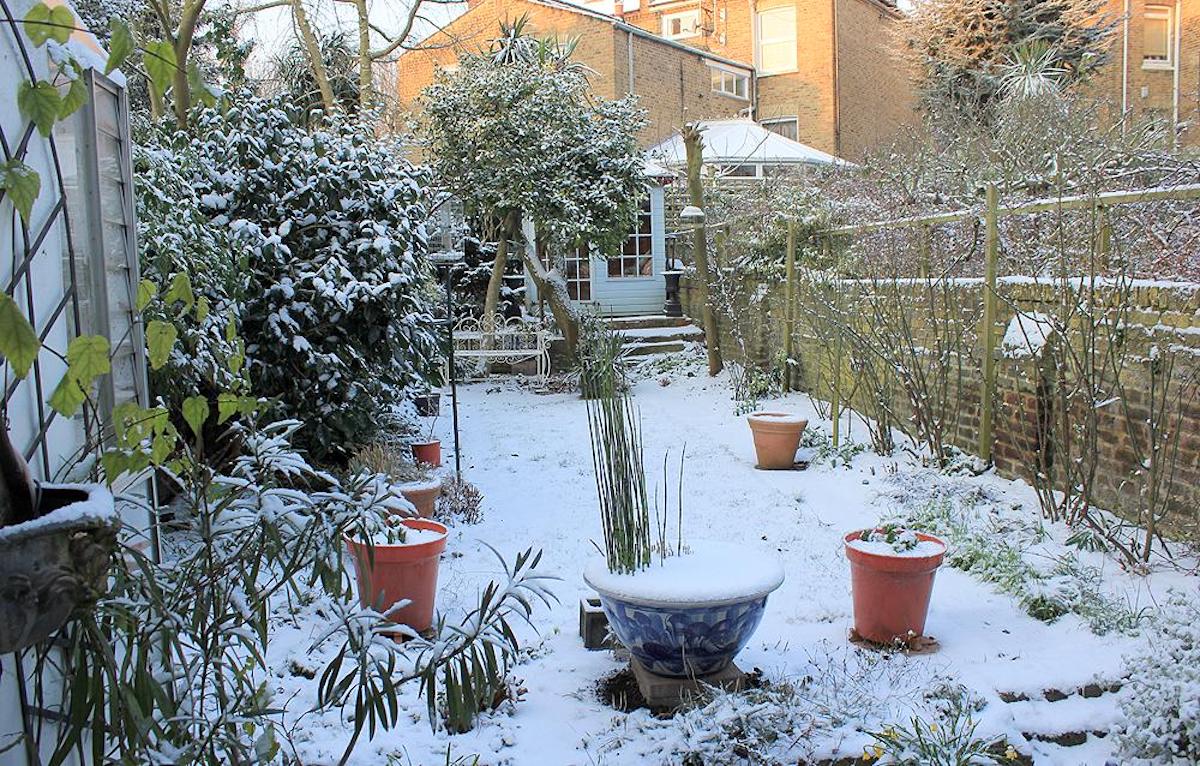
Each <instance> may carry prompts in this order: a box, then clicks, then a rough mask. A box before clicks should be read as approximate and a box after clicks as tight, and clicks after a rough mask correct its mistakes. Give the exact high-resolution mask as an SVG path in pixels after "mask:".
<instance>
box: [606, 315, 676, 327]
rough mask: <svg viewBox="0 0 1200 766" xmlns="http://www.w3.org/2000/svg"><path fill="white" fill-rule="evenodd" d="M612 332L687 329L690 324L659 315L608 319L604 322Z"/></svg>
mask: <svg viewBox="0 0 1200 766" xmlns="http://www.w3.org/2000/svg"><path fill="white" fill-rule="evenodd" d="M605 321H606V322H608V326H609V327H611V328H612V329H614V330H618V331H620V330H639V329H646V328H650V327H687V326H688V325H690V324H691V323H692V320H691V319H688V318H687V317H668V316H662V315H661V314H645V315H642V316H629V317H609V318H608V319H606V320H605Z"/></svg>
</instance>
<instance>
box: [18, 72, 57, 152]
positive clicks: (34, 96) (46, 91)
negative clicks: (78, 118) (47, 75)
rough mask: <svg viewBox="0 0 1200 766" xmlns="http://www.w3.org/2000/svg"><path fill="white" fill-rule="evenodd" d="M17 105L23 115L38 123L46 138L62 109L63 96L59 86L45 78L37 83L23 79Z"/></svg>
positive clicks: (39, 129)
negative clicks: (60, 93)
mask: <svg viewBox="0 0 1200 766" xmlns="http://www.w3.org/2000/svg"><path fill="white" fill-rule="evenodd" d="M17 107H18V108H19V109H20V110H21V115H22V116H23V117H24V118H25V119H27V120H29V121H30V122H32V123H33V124H34V125H36V126H37V129H38V132H39V133H41V134H42V136H43V137H44V138H48V137H49V136H50V131H51V130H53V129H54V123H55V122H56V121H57V120H58V113H59V111H60V110H61V109H62V97H60V96H59V95H58V88H56V87H54V86H53V85H51V84H50V83H48V82H46V81H45V80H38V81H37V82H35V83H30V82H29V81H28V80H21V84H20V85H18V86H17Z"/></svg>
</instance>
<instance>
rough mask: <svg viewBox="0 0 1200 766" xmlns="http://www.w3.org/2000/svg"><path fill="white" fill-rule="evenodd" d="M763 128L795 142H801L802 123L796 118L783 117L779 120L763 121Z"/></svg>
mask: <svg viewBox="0 0 1200 766" xmlns="http://www.w3.org/2000/svg"><path fill="white" fill-rule="evenodd" d="M761 124H762V126H763V127H764V128H766V129H767V130H769V131H771V132H772V133H778V134H779V135H781V136H783V137H784V138H790V139H792V140H793V141H799V140H800V121H799V120H797V119H796V118H795V117H783V118H781V119H777V120H763V121H762V123H761Z"/></svg>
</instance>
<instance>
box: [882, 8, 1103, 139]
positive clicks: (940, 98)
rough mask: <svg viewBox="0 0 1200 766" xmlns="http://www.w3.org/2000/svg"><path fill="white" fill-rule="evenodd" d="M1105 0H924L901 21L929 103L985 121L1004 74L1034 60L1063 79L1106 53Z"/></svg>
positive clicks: (1077, 77)
mask: <svg viewBox="0 0 1200 766" xmlns="http://www.w3.org/2000/svg"><path fill="white" fill-rule="evenodd" d="M1106 6H1107V3H1106V2H1105V0H924V1H923V2H920V3H917V4H916V7H915V9H914V10H913V12H912V13H911V14H909V15H908V16H907V18H906V19H905V21H904V23H903V25H902V26H901V30H900V34H901V37H902V47H903V49H904V50H905V53H906V54H907V56H908V57H909V58H910V59H911V60H912V62H913V64H914V68H915V69H916V70H917V72H918V75H917V77H918V84H919V87H920V91H921V95H922V96H923V98H924V100H925V102H926V105H927V107H929V108H930V109H931V110H932V111H934V112H941V111H945V110H950V111H953V112H957V113H960V114H973V115H974V116H975V118H976V119H978V120H980V121H983V122H988V121H990V119H992V118H993V117H994V116H995V111H996V106H997V105H998V104H999V103H1000V101H1001V100H1002V99H1001V97H1002V95H1003V93H1004V91H1005V81H1006V79H1007V80H1009V81H1010V82H1011V81H1012V78H1013V73H1014V71H1022V70H1024V71H1028V70H1029V68H1030V67H1031V66H1035V67H1036V69H1037V71H1038V72H1039V73H1040V77H1041V79H1043V80H1046V79H1050V80H1053V81H1054V82H1055V83H1057V84H1058V85H1059V86H1060V87H1069V86H1071V85H1073V84H1075V83H1078V82H1081V81H1083V80H1085V79H1087V77H1088V76H1089V75H1090V74H1092V73H1093V72H1094V71H1095V70H1096V68H1097V67H1099V66H1100V65H1101V64H1103V63H1104V61H1105V60H1106V58H1107V52H1108V43H1109V37H1110V35H1111V33H1112V31H1113V20H1112V19H1110V18H1108V17H1107V16H1106V15H1105V8H1106Z"/></svg>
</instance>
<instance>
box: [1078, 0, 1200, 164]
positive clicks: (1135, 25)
mask: <svg viewBox="0 0 1200 766" xmlns="http://www.w3.org/2000/svg"><path fill="white" fill-rule="evenodd" d="M1147 5H1167V6H1171V7H1174V5H1175V4H1174V2H1173V0H1158V1H1157V2H1155V1H1154V0H1149V2H1148V0H1129V8H1130V13H1129V57H1128V61H1127V63H1126V65H1125V66H1124V67H1122V63H1123V55H1124V40H1125V38H1124V34H1125V32H1124V30H1125V27H1124V24H1123V23H1122V18H1123V16H1124V13H1125V0H1109V2H1108V9H1107V13H1108V15H1109V18H1110V19H1112V20H1115V21H1116V22H1117V25H1116V29H1115V32H1114V35H1113V39H1112V42H1111V44H1110V46H1109V51H1108V54H1109V60H1108V63H1107V64H1105V66H1104V67H1103V68H1102V69H1101V70H1100V71H1099V72H1098V73H1097V76H1096V78H1095V79H1094V80H1093V82H1092V83H1091V88H1092V93H1093V94H1094V95H1095V96H1097V97H1099V98H1101V99H1104V100H1105V101H1107V102H1109V103H1110V104H1111V105H1112V108H1113V110H1114V113H1119V111H1120V108H1121V103H1122V99H1121V94H1122V76H1121V74H1122V70H1124V71H1125V72H1126V73H1127V84H1126V86H1125V87H1126V90H1125V93H1126V96H1127V107H1128V109H1129V110H1130V112H1131V113H1132V114H1133V116H1134V117H1135V118H1137V117H1143V116H1149V115H1158V116H1161V117H1163V118H1165V119H1167V120H1168V121H1169V119H1170V118H1171V115H1172V113H1173V94H1174V87H1175V75H1174V72H1173V71H1172V70H1164V69H1153V68H1146V67H1144V66H1143V63H1142V53H1143V50H1144V48H1143V41H1144V27H1143V19H1144V14H1145V11H1146V6H1147ZM1179 7H1180V11H1181V14H1180V21H1181V39H1180V48H1181V50H1180V57H1179V58H1180V61H1179V62H1177V66H1178V67H1179V119H1180V121H1181V122H1188V123H1193V124H1194V123H1196V122H1197V121H1198V120H1200V3H1196V2H1194V0H1185V1H1184V2H1183V3H1181V4H1180V6H1179ZM1183 143H1184V144H1185V145H1190V146H1200V126H1195V125H1193V127H1191V128H1190V129H1188V130H1187V131H1186V132H1185V133H1184V135H1183Z"/></svg>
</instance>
